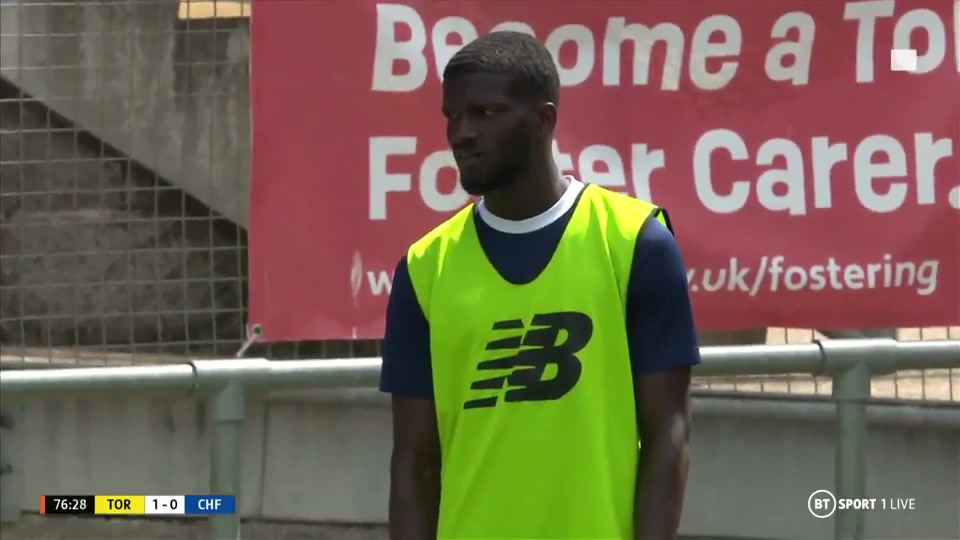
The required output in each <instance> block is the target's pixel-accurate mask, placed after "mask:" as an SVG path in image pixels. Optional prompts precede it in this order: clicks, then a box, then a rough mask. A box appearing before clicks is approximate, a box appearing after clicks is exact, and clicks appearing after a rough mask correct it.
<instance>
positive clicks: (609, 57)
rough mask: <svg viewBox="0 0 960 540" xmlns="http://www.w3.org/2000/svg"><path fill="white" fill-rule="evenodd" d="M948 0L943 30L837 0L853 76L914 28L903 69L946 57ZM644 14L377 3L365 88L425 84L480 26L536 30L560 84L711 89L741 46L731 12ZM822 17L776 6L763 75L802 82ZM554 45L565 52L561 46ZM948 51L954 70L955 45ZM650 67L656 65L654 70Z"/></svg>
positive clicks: (868, 69)
mask: <svg viewBox="0 0 960 540" xmlns="http://www.w3.org/2000/svg"><path fill="white" fill-rule="evenodd" d="M907 3H908V4H909V2H907ZM956 6H960V4H955V7H954V13H953V29H952V31H951V30H950V29H949V27H948V22H947V21H946V20H945V18H943V17H941V16H940V15H939V14H937V13H936V12H934V11H932V10H929V9H911V10H907V11H905V12H903V13H901V14H897V15H895V14H894V11H895V7H896V2H895V0H872V1H864V2H847V3H845V4H844V11H843V19H844V20H845V21H846V23H847V24H848V25H849V26H850V28H849V29H848V30H846V31H848V32H851V33H853V32H856V36H857V40H856V50H855V51H849V52H848V53H847V54H850V55H852V56H854V57H855V58H856V81H857V82H859V83H871V82H873V81H874V79H875V72H876V71H877V70H876V69H875V66H874V64H875V63H876V62H875V58H874V56H875V51H876V50H878V47H877V44H878V43H883V44H886V45H887V48H888V50H889V49H890V48H893V49H909V48H911V40H912V38H914V35H915V34H916V35H919V36H923V37H924V38H926V42H927V44H928V45H927V47H926V50H925V51H923V53H922V54H918V55H917V59H916V67H915V69H913V70H911V71H912V72H913V73H918V74H923V73H930V72H931V71H934V70H935V69H937V68H939V67H940V66H941V65H943V64H944V63H946V62H948V61H949V58H950V56H952V55H951V54H948V51H949V49H948V47H951V46H953V47H955V48H956V49H957V50H958V51H960V7H956ZM648 13H649V12H646V13H644V12H643V11H640V13H633V15H634V16H633V17H631V18H630V19H628V18H627V17H617V16H613V17H607V18H606V19H605V20H604V22H603V23H600V24H597V23H596V22H593V21H596V20H603V19H599V18H593V17H591V18H592V19H593V21H591V24H590V25H589V26H588V25H587V24H582V23H580V24H576V23H573V24H563V25H559V26H556V27H555V28H544V25H543V24H539V25H536V26H537V27H538V28H537V29H535V28H534V25H532V24H530V23H528V22H525V21H521V20H516V19H514V18H513V17H511V18H510V19H509V20H501V21H499V22H496V23H493V24H488V25H484V26H482V27H481V28H479V29H478V28H477V26H476V25H475V24H474V22H472V21H471V20H470V19H468V18H466V17H464V16H460V15H451V16H447V17H441V18H439V19H437V20H436V22H433V23H432V24H430V23H429V21H427V20H425V19H426V18H425V17H424V16H423V15H421V14H420V13H419V12H418V11H417V10H416V9H415V8H413V7H411V6H407V5H402V4H388V3H378V4H377V28H376V36H377V40H376V44H375V47H374V54H373V70H372V71H373V77H372V81H371V88H372V90H373V91H375V92H414V91H417V90H418V89H420V88H422V87H423V86H424V84H426V82H427V79H428V77H429V76H430V71H431V69H430V68H431V67H432V68H433V75H434V76H435V77H436V79H437V80H439V79H440V78H441V75H442V73H443V68H444V67H445V66H446V65H447V62H449V61H450V58H451V57H453V55H454V54H456V52H457V51H458V50H459V49H460V48H461V47H463V46H464V45H465V44H467V43H469V42H471V41H473V40H474V39H476V38H477V36H479V35H480V34H481V33H487V32H488V31H489V32H494V31H500V30H512V31H518V32H524V33H527V34H530V35H532V36H535V37H537V38H538V39H541V40H542V41H543V43H544V44H545V46H546V47H547V49H548V50H550V52H551V53H552V54H553V57H554V58H555V59H557V71H558V72H559V75H560V84H561V85H563V86H578V85H580V84H583V83H584V82H586V81H588V80H590V79H594V80H596V79H600V80H601V81H602V83H603V85H604V86H621V85H633V86H648V85H649V86H656V87H659V88H660V89H661V90H665V91H677V90H679V89H680V87H681V81H684V82H685V81H687V80H688V81H689V82H690V83H691V84H692V85H693V86H694V87H696V88H698V89H700V90H704V91H715V90H719V89H722V88H725V87H727V86H728V85H729V84H730V83H731V82H732V81H733V79H734V77H735V75H736V73H737V71H738V70H739V69H740V67H741V56H742V55H743V43H744V37H743V36H744V28H743V25H742V24H741V22H740V21H738V20H737V19H736V18H735V17H732V16H730V15H726V14H714V15H710V16H707V17H704V18H703V19H701V20H700V21H699V22H698V23H697V24H696V26H695V27H694V28H693V29H692V30H687V31H686V32H685V31H684V29H682V28H681V27H680V26H679V25H677V24H675V23H673V22H666V21H657V22H656V24H651V21H650V20H636V19H637V18H638V16H639V18H640V19H645V18H646V17H644V16H643V15H647V17H649V18H650V19H653V17H650V15H648ZM825 22H826V21H815V20H814V18H813V17H812V16H811V15H810V14H808V13H805V12H802V11H791V12H788V13H785V14H783V15H781V16H780V17H779V18H778V19H777V20H776V21H775V22H774V23H773V25H772V27H771V28H770V30H769V37H770V44H769V48H768V50H767V52H766V55H765V56H764V59H763V64H762V65H763V69H764V72H765V74H766V76H767V78H769V79H770V80H771V81H774V82H787V81H789V82H790V83H791V84H792V85H794V86H800V85H806V84H809V79H810V64H811V56H812V54H813V48H814V47H813V45H814V36H815V34H818V32H817V31H816V26H817V24H818V23H820V24H824V23H825ZM891 23H892V24H891ZM891 29H892V30H891ZM748 30H753V29H748ZM831 30H832V29H830V28H827V31H831ZM687 34H689V35H687ZM951 34H953V35H952V36H951ZM951 41H953V43H951ZM661 49H662V50H663V51H664V52H663V56H662V58H663V60H662V61H658V57H659V56H660V54H657V53H655V51H657V50H661ZM881 49H882V48H881ZM562 50H567V51H569V52H571V53H572V54H570V55H562V54H561V51H562ZM624 50H626V51H627V54H624ZM431 53H432V54H431ZM630 53H632V54H630ZM956 57H957V60H958V62H957V67H958V70H960V54H957V55H956ZM880 63H881V65H882V64H883V63H884V61H881V62H880ZM430 64H432V66H431V65H430ZM623 64H626V65H628V66H630V67H631V68H632V73H629V74H622V73H621V66H622V65H623ZM655 67H657V68H659V69H657V70H656V71H654V69H652V68H655ZM623 71H627V70H623ZM657 71H659V73H657ZM658 75H659V80H657V76H658ZM684 75H686V77H684ZM625 79H626V80H625Z"/></svg>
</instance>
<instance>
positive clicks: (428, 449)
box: [380, 259, 440, 540]
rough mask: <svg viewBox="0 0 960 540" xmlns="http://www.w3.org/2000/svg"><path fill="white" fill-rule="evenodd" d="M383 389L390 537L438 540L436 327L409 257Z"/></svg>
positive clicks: (395, 292)
mask: <svg viewBox="0 0 960 540" xmlns="http://www.w3.org/2000/svg"><path fill="white" fill-rule="evenodd" d="M382 351H383V370H382V372H381V376H380V390H381V391H383V392H386V393H389V394H392V402H393V453H392V455H391V458H390V510H389V520H390V538H391V539H392V540H435V539H436V537H437V518H438V515H439V510H440V437H439V434H438V431H437V414H436V408H435V406H434V401H433V377H432V370H431V367H430V326H429V324H428V322H427V320H426V317H424V314H423V310H422V309H421V308H420V304H419V302H418V301H417V297H416V293H415V292H414V289H413V284H412V283H411V281H410V275H409V273H408V271H407V264H406V259H402V260H401V261H400V263H399V264H398V265H397V268H396V270H395V271H394V277H393V286H392V289H391V292H390V300H389V302H388V303H387V321H386V329H385V332H384V336H383V346H382Z"/></svg>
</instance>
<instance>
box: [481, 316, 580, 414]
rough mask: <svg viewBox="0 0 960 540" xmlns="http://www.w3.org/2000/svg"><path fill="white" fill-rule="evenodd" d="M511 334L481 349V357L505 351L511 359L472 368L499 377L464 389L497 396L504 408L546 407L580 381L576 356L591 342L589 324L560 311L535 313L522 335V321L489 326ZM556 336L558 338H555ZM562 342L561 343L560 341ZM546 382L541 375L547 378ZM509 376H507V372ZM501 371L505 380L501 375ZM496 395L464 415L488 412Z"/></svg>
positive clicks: (494, 403) (506, 358)
mask: <svg viewBox="0 0 960 540" xmlns="http://www.w3.org/2000/svg"><path fill="white" fill-rule="evenodd" d="M503 330H513V331H514V332H513V334H514V335H512V336H509V337H503V338H499V339H494V340H493V341H491V342H489V343H487V346H486V350H487V351H511V352H512V353H513V354H510V355H509V356H502V357H500V358H495V359H493V360H485V361H483V362H480V364H479V365H477V370H478V371H479V372H481V373H483V372H485V371H486V372H490V371H496V372H500V373H501V374H498V375H497V376H496V377H489V378H483V379H480V380H477V381H474V382H473V384H471V385H470V389H471V390H480V391H484V390H487V391H490V390H497V391H502V390H503V389H504V388H505V387H506V392H503V394H502V396H503V401H504V402H506V403H511V402H518V401H551V400H555V399H560V398H562V397H563V396H565V395H567V393H568V392H570V390H573V387H574V386H576V385H577V382H578V381H579V380H580V373H581V372H582V371H583V366H582V364H581V363H580V359H579V358H577V353H578V352H580V351H581V350H583V348H584V347H586V346H587V343H589V342H590V338H591V337H592V336H593V320H592V319H591V318H590V317H588V316H587V315H586V314H584V313H577V312H575V311H564V312H559V313H540V314H537V315H534V316H533V321H532V322H531V325H530V327H529V328H528V329H526V332H523V330H525V327H524V324H523V321H522V320H520V319H510V320H506V321H497V322H495V323H493V331H494V332H498V331H503ZM517 331H519V332H517ZM561 334H562V335H561ZM561 340H562V341H561ZM548 367H552V368H553V369H550V370H549V376H548V378H544V375H545V374H547V373H548ZM507 370H509V371H507ZM504 371H507V373H506V374H503V372H504ZM500 397H501V396H500V394H499V392H498V394H497V395H493V396H490V395H487V396H485V397H481V398H476V399H471V400H469V401H467V402H466V403H464V404H463V408H464V409H478V408H484V407H494V406H496V405H497V402H498V400H499V399H500Z"/></svg>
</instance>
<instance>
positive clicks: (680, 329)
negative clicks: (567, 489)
mask: <svg viewBox="0 0 960 540" xmlns="http://www.w3.org/2000/svg"><path fill="white" fill-rule="evenodd" d="M627 332H628V339H629V342H630V356H631V363H632V368H633V380H634V393H635V396H636V408H637V428H638V431H639V434H640V441H641V446H640V465H639V467H638V469H637V487H636V495H635V510H634V535H635V537H636V538H638V539H643V540H673V539H675V538H676V535H677V530H678V528H679V526H680V515H681V512H682V510H683V497H684V491H685V489H686V484H687V471H688V469H689V455H688V450H687V447H688V442H689V438H690V368H691V367H692V366H694V365H696V364H698V363H699V362H700V351H699V348H698V345H697V337H696V330H695V328H694V323H693V310H692V307H691V305H690V295H689V292H688V289H687V275H686V268H685V265H684V263H683V259H682V257H681V256H680V250H679V248H678V246H677V243H676V241H675V240H674V238H673V235H672V233H671V232H670V231H669V230H668V229H667V228H666V227H664V226H663V225H662V224H660V223H659V222H656V221H654V220H652V219H651V220H650V221H649V222H648V223H647V224H646V225H645V226H644V229H643V230H642V231H641V234H640V238H638V240H637V247H636V252H635V253H634V261H633V266H632V268H631V277H630V284H629V287H628V298H627Z"/></svg>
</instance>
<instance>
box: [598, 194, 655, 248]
mask: <svg viewBox="0 0 960 540" xmlns="http://www.w3.org/2000/svg"><path fill="white" fill-rule="evenodd" d="M589 188H590V190H591V191H592V192H593V196H592V197H591V199H592V200H593V201H594V203H593V204H595V205H599V206H600V207H602V208H603V213H605V214H606V215H607V218H606V221H607V222H608V225H609V226H608V227H607V229H606V230H607V232H608V233H613V234H617V235H623V236H626V237H630V238H636V237H637V235H639V234H640V231H641V230H642V229H644V228H646V227H645V225H646V224H647V222H651V221H656V218H657V216H658V215H659V212H660V211H661V210H660V208H659V207H658V206H657V205H655V204H653V203H650V202H647V201H645V200H643V199H637V198H635V197H632V196H630V195H627V194H624V193H620V192H617V191H613V190H611V189H607V188H605V187H602V186H598V185H595V184H591V185H590V186H589ZM651 218H654V219H651Z"/></svg>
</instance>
